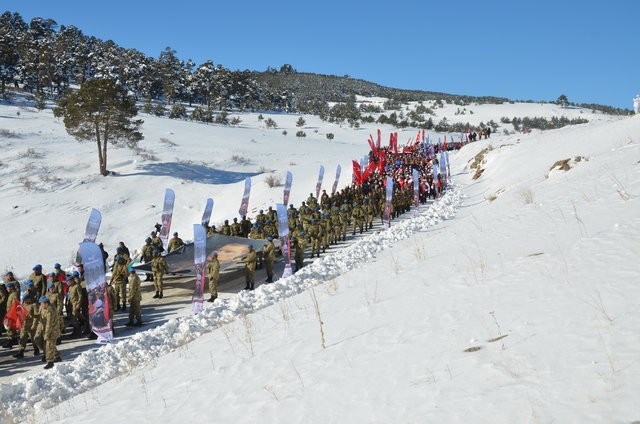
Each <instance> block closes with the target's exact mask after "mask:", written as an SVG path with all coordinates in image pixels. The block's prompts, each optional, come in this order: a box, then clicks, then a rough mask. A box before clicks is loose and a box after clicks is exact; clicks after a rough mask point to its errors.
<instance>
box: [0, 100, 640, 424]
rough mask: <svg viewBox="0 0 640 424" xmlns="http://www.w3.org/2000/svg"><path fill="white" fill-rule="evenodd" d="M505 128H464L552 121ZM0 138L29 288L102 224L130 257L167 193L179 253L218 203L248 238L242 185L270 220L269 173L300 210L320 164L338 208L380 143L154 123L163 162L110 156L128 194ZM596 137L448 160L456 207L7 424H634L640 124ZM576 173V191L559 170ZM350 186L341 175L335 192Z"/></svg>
mask: <svg viewBox="0 0 640 424" xmlns="http://www.w3.org/2000/svg"><path fill="white" fill-rule="evenodd" d="M504 106H505V108H508V109H505V110H504V111H503V110H499V111H494V110H491V111H488V110H487V111H485V112H486V113H485V112H483V110H484V109H488V108H497V107H498V106H496V105H486V106H477V108H476V107H474V108H473V109H474V115H472V116H476V115H478V117H481V116H482V117H483V118H482V119H484V120H485V122H486V120H488V119H496V117H494V114H495V115H498V116H497V118H498V119H499V117H500V116H502V115H503V114H504V116H515V115H518V114H520V113H522V114H524V116H554V114H557V113H561V110H560V108H559V107H557V106H555V105H538V104H524V105H504ZM447 107H448V106H447ZM451 107H452V108H453V107H454V106H451ZM509 107H511V108H509ZM520 108H523V109H524V108H530V109H528V110H520ZM538 108H539V109H538ZM441 110H442V109H441ZM451 110H453V111H454V112H455V108H453V109H451ZM17 111H20V115H19V116H17V114H16V112H17ZM503 112H504V113H503ZM577 113H579V112H577ZM585 114H590V112H589V111H584V112H583V114H582V115H585ZM0 116H1V117H2V119H1V120H0V122H1V124H0V128H2V129H6V130H8V131H7V132H6V133H5V134H7V133H9V134H11V135H10V137H7V136H6V135H5V136H4V137H3V139H2V146H3V148H4V149H3V150H4V152H5V155H4V157H5V158H6V159H3V160H2V167H0V190H1V192H2V198H3V199H4V202H3V207H2V209H1V212H0V213H1V215H0V220H1V222H2V223H3V224H2V225H3V234H4V235H5V236H9V237H8V240H10V241H11V242H10V243H3V247H2V251H1V252H0V253H1V256H0V258H2V261H3V263H1V264H0V265H3V266H6V267H12V268H13V269H15V270H16V271H17V272H18V274H19V275H20V276H24V274H26V273H27V272H28V270H29V269H30V268H31V266H32V265H33V264H35V263H38V262H39V263H43V264H48V262H51V263H53V262H56V261H59V262H62V261H63V260H64V259H62V258H69V257H70V255H71V252H72V250H73V249H74V247H75V246H76V243H77V242H78V241H79V240H80V239H81V237H82V234H83V231H84V224H85V221H86V217H87V216H88V213H89V209H90V208H91V207H96V208H98V209H99V210H101V211H102V213H103V228H102V230H101V233H100V237H99V239H98V240H100V239H103V240H104V242H105V245H106V247H107V249H108V250H110V251H113V248H114V247H115V245H116V243H117V241H119V240H124V241H125V242H126V243H127V244H129V245H131V247H133V248H138V247H139V245H140V244H141V242H142V240H143V239H144V237H145V236H146V234H147V233H148V232H149V230H150V229H151V227H152V225H153V224H154V223H155V222H157V221H158V220H159V216H160V210H159V204H160V202H161V201H162V195H163V192H164V189H165V188H166V187H171V188H173V189H174V190H175V191H176V211H175V212H174V221H173V222H174V227H173V228H175V229H176V230H177V231H179V232H181V233H182V234H183V235H184V236H185V238H189V237H190V234H189V229H190V226H191V224H192V223H193V222H197V221H199V219H200V216H201V214H202V208H203V207H204V199H205V198H206V197H209V196H211V197H213V198H214V199H216V206H215V209H214V221H217V222H219V221H220V220H222V219H224V218H227V217H233V216H235V214H236V211H237V208H238V206H239V203H240V197H241V192H242V189H241V185H242V183H241V181H242V180H243V178H244V177H245V176H246V175H252V176H253V175H255V176H254V177H253V181H254V191H253V193H252V199H251V203H250V209H251V210H254V211H255V210H256V209H258V208H261V207H264V206H266V205H269V204H272V203H275V202H276V201H279V200H280V196H281V190H282V188H281V187H277V188H273V189H269V188H268V187H267V186H266V183H265V182H264V177H265V174H264V173H263V172H262V171H264V169H267V170H270V169H273V170H275V171H276V174H278V175H282V174H284V172H285V171H286V170H291V171H292V172H293V174H294V183H293V190H292V202H293V203H296V204H298V203H299V202H300V201H301V200H302V198H303V196H305V197H306V195H308V193H309V191H311V189H312V188H313V186H314V185H315V179H316V178H317V172H318V168H319V166H320V164H324V165H325V167H326V168H327V172H328V174H327V175H328V177H325V186H328V185H329V184H330V183H331V180H332V177H333V175H332V174H333V170H334V169H335V166H336V165H337V164H341V165H342V167H343V171H344V170H350V160H351V159H354V158H359V157H361V156H363V155H364V154H366V153H367V150H368V148H367V144H366V138H367V137H368V134H369V133H373V132H374V131H375V128H377V127H378V126H371V127H366V128H361V129H359V130H354V129H348V128H346V127H345V128H340V127H339V126H337V125H331V124H327V123H324V122H321V121H320V120H319V119H317V118H315V117H312V116H305V119H306V121H307V125H306V127H307V128H306V129H305V131H306V133H307V137H306V138H305V139H302V140H299V139H296V138H295V136H294V134H295V131H296V130H297V129H296V126H295V121H296V120H297V118H298V116H287V115H273V116H272V118H273V119H274V120H275V121H276V122H277V123H278V126H279V128H278V129H277V130H267V129H264V125H263V124H262V123H261V122H260V121H258V118H257V114H249V113H247V114H241V115H239V116H240V117H241V119H242V123H241V124H240V128H228V127H219V126H214V125H203V124H196V123H191V122H182V121H175V120H169V119H163V118H154V117H150V116H146V115H145V116H144V117H143V118H144V119H145V126H144V133H145V137H146V138H145V140H144V141H143V143H142V145H141V146H142V147H144V148H145V149H148V150H149V151H150V152H152V153H150V152H148V154H153V155H155V156H156V158H157V160H144V159H143V158H142V157H141V156H136V155H135V154H134V153H133V152H131V151H129V150H112V151H111V156H110V157H111V159H110V164H111V165H110V166H109V169H111V170H113V171H116V172H117V175H116V176H113V177H107V178H104V177H101V176H97V175H95V174H97V169H96V164H95V158H94V156H95V153H94V147H93V146H92V145H90V144H85V145H81V144H78V143H76V142H75V141H74V140H72V139H71V138H70V137H69V136H68V135H66V133H65V131H64V128H63V126H62V124H61V123H60V122H57V121H55V120H53V118H52V117H51V115H50V112H47V111H45V112H40V113H38V112H35V111H34V110H31V109H28V108H27V109H25V108H20V107H17V106H7V105H3V106H0ZM266 116H267V115H266V114H265V117H266ZM597 116H598V119H595V118H594V117H591V116H589V117H588V119H590V121H591V123H589V124H584V125H579V126H574V127H566V128H562V129H559V130H552V131H546V132H539V131H534V132H533V133H531V134H526V135H521V134H513V135H509V136H503V135H496V136H492V138H491V139H490V140H482V141H480V142H477V143H474V144H470V145H468V146H466V147H465V148H463V149H462V150H461V151H459V152H456V153H453V154H452V155H451V159H452V174H453V175H454V180H455V185H454V187H452V189H451V190H450V191H449V192H448V193H447V194H446V195H445V196H444V197H443V198H442V199H441V200H439V201H437V202H435V203H433V204H428V205H425V206H423V207H422V208H421V211H420V212H421V215H420V217H418V218H414V219H410V218H408V217H407V218H406V219H404V220H402V222H398V223H394V225H393V226H392V228H391V229H390V230H389V231H387V232H377V233H375V234H372V235H370V236H367V237H364V238H362V239H360V240H359V241H357V242H355V243H353V244H351V245H350V246H349V247H348V248H345V249H342V250H338V251H336V252H334V253H332V254H330V255H327V256H324V257H322V258H321V259H319V260H317V261H316V262H315V263H314V264H312V265H310V266H308V267H306V268H305V269H304V270H303V271H302V272H300V273H298V274H296V275H294V276H292V277H290V278H288V279H281V280H278V281H277V282H276V283H274V284H271V285H263V286H260V287H259V288H258V289H257V290H256V291H255V292H251V293H249V292H242V293H241V294H239V295H238V296H233V297H230V298H227V299H225V300H224V301H223V302H217V303H216V304H215V306H210V307H208V308H207V309H206V310H205V312H204V313H202V314H200V315H198V316H195V317H194V316H185V317H182V318H178V319H174V320H171V321H169V322H168V323H166V324H165V325H163V326H161V327H158V328H155V329H152V330H149V331H147V332H142V333H138V334H136V335H135V336H133V337H130V338H128V339H126V340H121V341H119V342H118V343H116V344H114V345H111V346H106V347H103V348H101V349H99V350H97V351H90V352H86V353H84V354H82V355H80V356H79V357H78V358H77V359H76V360H74V361H73V362H64V363H62V364H59V365H56V367H55V368H54V369H53V370H50V371H48V372H41V373H40V372H38V373H34V374H31V375H29V376H27V377H25V378H19V379H15V380H14V381H12V382H7V383H3V384H2V386H1V389H0V400H1V401H2V405H3V408H4V410H5V411H6V416H4V420H5V421H9V420H10V419H16V420H18V421H36V422H60V423H62V422H64V423H74V422H78V423H80V422H103V421H107V420H108V421H114V422H117V421H119V420H122V417H123V411H127V413H126V419H127V420H128V421H132V422H192V421H196V420H199V421H202V420H205V421H207V422H214V421H215V422H247V423H249V422H317V423H324V422H492V423H496V422H499V423H512V422H552V421H555V422H633V421H634V420H640V409H639V408H638V407H637V394H638V393H640V383H639V381H640V363H639V362H638V357H639V356H640V341H639V339H638V333H639V332H640V306H639V303H638V299H639V298H640V288H638V281H639V279H640V265H638V264H639V263H640V261H639V256H640V250H639V246H640V244H639V240H640V203H639V195H640V164H639V162H640V139H639V138H638V134H640V116H635V117H630V118H611V117H607V116H605V115H600V114H598V115H597ZM453 118H454V116H451V119H453ZM465 120H466V117H465ZM284 129H286V130H287V131H288V135H287V136H284V135H282V131H283V130H284ZM314 129H317V130H318V133H315V132H314ZM382 129H383V133H384V134H388V132H389V131H390V130H391V128H390V127H387V128H385V127H382ZM509 129H512V128H509ZM329 132H331V133H334V134H335V139H334V141H329V140H327V139H326V137H325V135H324V134H326V133H329ZM414 134H415V130H411V131H406V132H404V133H403V134H401V135H400V140H401V142H403V141H405V140H406V139H408V138H409V137H411V136H413V135H414ZM432 136H436V137H437V135H432ZM403 137H404V138H403ZM161 139H167V140H169V141H170V142H167V141H162V140H161ZM173 144H175V145H173ZM29 148H32V149H34V152H33V153H27V150H28V149H29ZM233 156H236V159H238V158H246V159H248V160H249V161H250V162H249V163H248V164H240V163H239V162H243V161H238V160H236V161H235V162H234V161H233V160H232V157H233ZM148 159H149V158H148ZM566 159H569V161H567V162H566V166H568V167H570V169H568V170H567V171H563V170H559V169H555V170H550V168H552V166H553V165H554V164H556V162H557V161H563V160H566ZM474 162H475V164H476V165H477V166H474V168H471V164H472V163H474ZM30 163H31V164H33V165H29V164H30ZM566 166H565V168H566ZM261 168H262V171H261ZM478 168H480V169H482V170H483V171H482V172H479V171H478ZM46 170H50V171H51V172H49V173H47V172H46ZM345 174H346V175H345ZM476 174H481V175H480V177H479V178H478V179H472V177H473V176H474V175H476ZM47 175H51V176H50V177H46V176H47ZM25 178H27V179H28V180H29V181H33V182H34V183H35V187H34V188H33V189H29V190H25V189H26V188H27V187H26V186H25V184H26V183H25V181H26V180H25ZM349 181H350V173H349V172H343V178H342V180H341V186H342V185H345V184H347V182H349ZM47 261H48V262H47ZM45 269H47V266H45ZM143 314H144V305H143ZM0 415H2V414H0ZM97 417H99V418H97Z"/></svg>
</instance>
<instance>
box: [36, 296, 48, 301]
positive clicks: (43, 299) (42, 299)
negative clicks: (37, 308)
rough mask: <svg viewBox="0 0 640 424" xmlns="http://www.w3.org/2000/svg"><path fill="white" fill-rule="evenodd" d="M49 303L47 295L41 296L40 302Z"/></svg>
mask: <svg viewBox="0 0 640 424" xmlns="http://www.w3.org/2000/svg"><path fill="white" fill-rule="evenodd" d="M45 302H46V303H49V298H48V297H47V296H40V299H38V303H45Z"/></svg>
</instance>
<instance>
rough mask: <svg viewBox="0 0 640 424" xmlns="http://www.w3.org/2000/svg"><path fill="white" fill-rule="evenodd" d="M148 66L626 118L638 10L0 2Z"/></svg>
mask: <svg viewBox="0 0 640 424" xmlns="http://www.w3.org/2000/svg"><path fill="white" fill-rule="evenodd" d="M0 5H1V6H0V10H1V11H4V10H9V11H11V12H18V13H20V14H21V15H22V17H23V18H24V19H25V21H27V22H28V21H29V20H30V19H31V18H33V17H44V18H52V19H54V20H56V22H57V23H58V24H60V25H75V26H77V27H78V28H80V29H81V30H82V31H83V32H84V33H85V34H87V35H94V36H96V37H98V38H102V39H105V40H107V39H111V40H113V41H115V42H116V43H117V44H119V45H121V46H123V47H127V48H136V49H138V50H140V51H143V52H145V53H146V54H149V55H152V56H154V57H158V55H159V53H160V52H161V51H162V50H163V49H164V48H165V47H167V46H170V47H172V48H173V49H175V50H176V51H177V52H178V56H179V57H180V58H182V59H185V60H186V59H189V58H191V59H193V60H194V61H195V62H196V63H202V62H204V61H205V60H207V59H211V60H213V61H214V63H219V64H222V65H223V66H226V67H228V68H231V69H255V70H264V69H266V68H267V66H273V67H280V66H281V65H282V64H284V63H290V64H291V65H293V67H294V68H296V69H298V70H299V71H305V72H317V73H327V74H335V75H345V74H348V75H350V76H352V77H354V78H362V79H366V80H369V81H373V82H376V83H379V84H382V85H387V86H391V87H398V88H411V89H423V90H431V91H442V92H447V93H455V94H467V95H492V96H501V97H509V98H513V99H533V100H552V99H556V98H557V97H558V96H559V95H560V94H566V95H567V97H568V98H569V100H570V101H575V102H581V103H582V102H585V103H601V104H606V105H612V106H617V107H625V108H631V106H632V100H631V99H632V98H633V96H634V95H636V94H638V93H640V23H638V22H639V21H640V19H638V18H640V1H638V0H624V1H621V0H606V1H605V0H600V1H593V0H584V1H573V0H555V1H549V0H538V1H518V0H512V1H509V2H507V1H492V0H485V1H447V0H442V1H438V2H433V1H431V0H424V1H419V0H416V1H405V0H395V1H385V2H380V3H378V2H376V1H349V0H342V1H336V0H320V1H313V2H311V1H310V2H306V1H290V0H285V1H273V2H269V1H264V0H262V1H253V0H245V1H232V0H227V1H216V0H191V1H165V0H154V1H148V0H128V1H122V0H109V1H99V2H94V1H87V0H83V1H79V0H63V1H52V0H2V2H1V3H0Z"/></svg>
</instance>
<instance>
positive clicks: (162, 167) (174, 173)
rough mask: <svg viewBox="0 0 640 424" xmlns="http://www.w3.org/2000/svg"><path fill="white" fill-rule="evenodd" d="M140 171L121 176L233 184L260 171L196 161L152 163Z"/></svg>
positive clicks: (140, 167)
mask: <svg viewBox="0 0 640 424" xmlns="http://www.w3.org/2000/svg"><path fill="white" fill-rule="evenodd" d="M138 170H139V171H140V172H135V173H131V174H120V175H121V176H133V175H149V176H158V177H174V178H179V179H181V180H189V181H194V182H198V183H204V184H231V183H237V182H240V181H244V179H245V178H247V177H254V176H256V175H259V174H260V172H233V171H222V170H219V169H214V168H209V167H207V166H204V165H198V164H195V163H182V162H164V163H150V164H146V165H141V166H139V167H138Z"/></svg>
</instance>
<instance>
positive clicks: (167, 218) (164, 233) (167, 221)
mask: <svg viewBox="0 0 640 424" xmlns="http://www.w3.org/2000/svg"><path fill="white" fill-rule="evenodd" d="M175 200H176V195H175V193H174V192H173V190H171V189H170V188H168V189H166V190H165V192H164V208H163V209H162V218H161V220H162V228H161V229H160V240H162V247H164V250H165V251H166V250H167V244H168V243H169V231H170V230H171V218H172V217H173V203H174V202H175Z"/></svg>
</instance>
